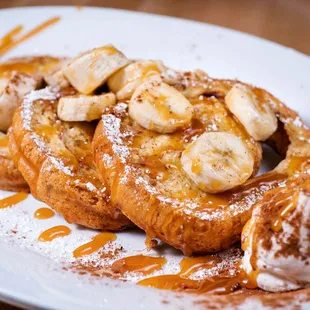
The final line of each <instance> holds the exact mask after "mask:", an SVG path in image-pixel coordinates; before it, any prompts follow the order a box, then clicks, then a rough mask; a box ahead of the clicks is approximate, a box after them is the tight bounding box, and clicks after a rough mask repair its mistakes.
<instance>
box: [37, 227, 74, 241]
mask: <svg viewBox="0 0 310 310" xmlns="http://www.w3.org/2000/svg"><path fill="white" fill-rule="evenodd" d="M70 233H71V229H70V228H69V227H67V226H63V225H60V226H55V227H52V228H49V229H48V230H45V231H43V232H42V233H41V234H40V236H39V238H38V240H39V241H41V242H50V241H53V240H54V239H56V238H60V237H65V236H68V235H70Z"/></svg>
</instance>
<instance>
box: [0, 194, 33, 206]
mask: <svg viewBox="0 0 310 310" xmlns="http://www.w3.org/2000/svg"><path fill="white" fill-rule="evenodd" d="M27 197H28V193H25V192H20V193H17V194H15V195H13V196H9V197H6V198H3V199H1V200H0V209H5V208H9V207H12V206H13V205H16V204H18V203H19V202H21V201H23V200H25V199H26V198H27Z"/></svg>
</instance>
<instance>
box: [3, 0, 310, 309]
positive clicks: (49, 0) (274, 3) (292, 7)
mask: <svg viewBox="0 0 310 310" xmlns="http://www.w3.org/2000/svg"><path fill="white" fill-rule="evenodd" d="M36 5H82V6H104V7H112V8H120V9H126V10H132V11H140V12H150V13H156V14H162V15H169V16H176V17H181V18H187V19H192V20H198V21H202V22H207V23H211V24H216V25H220V26H224V27H228V28H232V29H236V30H240V31H243V32H247V33H250V34H253V35H256V36H260V37H263V38H266V39H268V40H271V41H275V42H278V43H280V44H283V45H286V46H288V47H291V48H294V49H296V50H299V51H301V52H303V53H305V54H307V55H310V40H309V38H310V18H309V16H310V0H294V1H292V0H222V1H219V0H156V1H154V0H130V1H128V0H76V1H64V0H1V1H0V8H7V7H21V6H36ZM17 22H18V21H17ZM13 309H17V308H15V307H13V306H9V305H6V304H3V303H0V310H13Z"/></svg>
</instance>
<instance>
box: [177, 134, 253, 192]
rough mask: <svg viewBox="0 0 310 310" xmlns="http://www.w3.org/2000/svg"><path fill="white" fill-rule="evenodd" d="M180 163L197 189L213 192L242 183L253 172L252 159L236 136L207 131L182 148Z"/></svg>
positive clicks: (244, 145)
mask: <svg viewBox="0 0 310 310" xmlns="http://www.w3.org/2000/svg"><path fill="white" fill-rule="evenodd" d="M181 163H182V167H183V169H184V171H185V172H186V173H187V175H188V176H189V177H190V178H191V179H192V180H193V181H194V183H195V184H196V185H197V186H198V187H199V188H200V189H201V190H203V191H205V192H207V193H212V194H213V193H220V192H223V191H226V190H228V189H231V188H233V187H235V186H238V185H240V184H243V183H244V182H245V181H246V180H247V179H248V178H249V177H250V176H251V174H252V172H253V167H254V158H253V156H252V154H251V153H250V152H249V150H248V148H247V146H246V144H245V143H244V142H243V141H242V140H241V139H240V138H239V137H237V136H235V135H233V134H231V133H226V132H207V133H204V134H203V135H201V136H200V137H199V138H198V139H197V140H196V141H194V142H193V143H191V144H190V145H189V146H188V147H187V148H186V149H185V150H184V151H183V153H182V157H181Z"/></svg>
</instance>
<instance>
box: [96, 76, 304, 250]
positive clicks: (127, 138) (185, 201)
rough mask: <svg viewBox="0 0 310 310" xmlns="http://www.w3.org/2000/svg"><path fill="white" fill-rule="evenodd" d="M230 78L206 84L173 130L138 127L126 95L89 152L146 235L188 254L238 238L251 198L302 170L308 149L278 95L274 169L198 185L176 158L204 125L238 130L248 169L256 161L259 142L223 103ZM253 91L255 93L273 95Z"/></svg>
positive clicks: (106, 118) (256, 198)
mask: <svg viewBox="0 0 310 310" xmlns="http://www.w3.org/2000/svg"><path fill="white" fill-rule="evenodd" d="M210 80H211V79H210ZM210 83H211V82H210ZM234 83H236V82H234V81H229V82H225V81H223V82H221V81H218V85H215V86H216V87H214V89H212V87H211V86H210V85H211V84H210V85H208V86H210V88H206V89H207V91H206V93H207V95H209V96H200V97H198V98H194V99H193V98H191V103H192V104H193V106H194V116H193V119H192V121H191V124H190V126H189V127H188V128H185V129H184V130H179V131H177V132H175V133H173V134H159V133H156V132H154V131H149V130H146V129H144V128H142V127H141V126H139V125H138V124H137V123H136V122H135V121H133V119H131V118H130V117H129V116H128V111H127V104H126V103H125V102H121V103H119V104H118V106H116V107H115V108H114V110H113V111H112V112H111V113H108V114H105V115H103V116H102V120H101V121H100V123H99V125H98V127H97V129H96V133H95V137H94V140H93V153H94V158H95V162H96V165H97V167H98V169H99V171H100V173H101V175H102V177H103V179H104V180H105V181H106V182H107V184H108V186H109V188H110V190H111V198H112V202H113V203H114V204H115V205H117V206H118V207H119V208H120V210H121V211H122V212H123V214H124V215H126V216H127V217H128V218H129V219H131V220H132V221H133V222H134V223H135V224H136V225H137V226H139V227H140V228H141V229H143V230H145V231H146V234H147V236H148V237H150V238H159V239H161V240H163V241H164V242H166V243H168V244H170V245H172V246H174V247H175V248H178V249H181V250H182V251H183V252H184V253H185V254H187V255H190V254H192V253H207V252H215V251H219V250H222V249H226V248H228V247H230V246H231V245H232V244H233V243H235V242H237V241H239V240H240V235H241V231H242V228H243V226H244V224H245V223H246V221H247V220H248V219H249V218H250V216H251V211H252V207H253V206H254V205H255V203H256V202H257V201H259V200H260V199H261V198H262V197H263V195H264V193H265V192H267V191H268V190H269V189H271V188H274V187H277V186H281V184H284V183H285V181H286V180H287V178H288V177H290V176H291V175H293V174H294V173H293V172H294V171H296V169H297V170H298V169H301V170H304V169H305V166H304V162H305V161H307V156H309V155H310V150H309V143H308V142H306V141H308V139H309V137H310V131H309V129H308V128H306V126H305V125H304V124H303V123H302V121H301V120H300V118H299V117H298V115H297V114H296V113H295V112H293V111H291V110H290V109H288V108H287V107H285V106H284V105H283V104H282V103H280V101H278V100H275V101H274V104H273V105H272V109H273V110H274V111H275V113H276V115H277V118H278V119H279V121H281V120H282V121H283V120H284V119H285V120H287V122H286V123H285V128H286V129H287V130H286V131H285V132H286V134H287V135H288V138H289V139H287V140H288V141H289V145H287V146H286V147H287V148H288V152H287V158H286V159H285V160H284V161H282V162H281V163H280V165H279V166H278V167H277V168H276V169H275V170H274V171H271V172H270V173H267V174H265V175H263V176H259V177H256V178H255V177H254V178H253V177H252V178H251V179H249V180H248V181H246V182H245V183H244V184H242V185H241V186H239V187H237V188H235V189H232V190H230V191H226V192H224V193H221V194H215V195H214V194H208V193H206V192H204V191H202V190H200V189H199V188H198V187H197V186H196V184H195V183H193V182H192V180H191V179H190V178H189V177H188V176H187V175H186V173H185V172H184V170H183V168H182V165H181V161H180V158H181V153H182V151H184V149H185V148H186V146H187V145H188V144H189V143H191V142H192V141H193V140H195V139H196V138H197V137H198V136H200V135H201V134H202V133H204V132H214V131H215V132H216V131H221V132H229V133H233V134H235V135H237V136H239V137H241V139H242V140H243V141H245V142H246V144H247V145H248V147H249V149H250V150H251V152H252V154H253V156H254V159H255V162H254V173H253V176H254V175H255V173H256V172H257V170H258V167H259V163H260V160H261V148H260V144H259V143H258V142H256V141H254V139H252V138H251V137H250V135H249V134H248V133H247V131H246V130H245V128H244V127H243V126H242V125H241V124H240V123H239V121H238V120H237V119H236V118H235V117H234V116H233V115H232V114H231V113H230V111H229V110H228V108H227V106H226V105H225V104H224V97H225V95H226V93H227V92H228V91H229V90H230V89H231V87H232V86H233V85H234ZM222 84H223V85H222ZM253 89H254V88H253ZM254 90H255V91H257V92H258V93H259V95H260V96H267V97H268V96H271V95H269V94H268V93H266V92H265V91H263V90H259V89H254ZM213 95H216V96H213ZM296 119H298V122H296ZM288 120H290V121H288ZM294 120H295V123H294ZM297 123H298V124H297ZM304 139H305V140H304ZM293 166H294V169H292V167H293ZM283 182H284V183H283Z"/></svg>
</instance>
